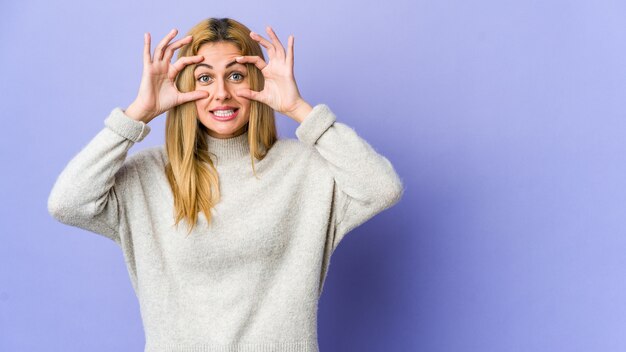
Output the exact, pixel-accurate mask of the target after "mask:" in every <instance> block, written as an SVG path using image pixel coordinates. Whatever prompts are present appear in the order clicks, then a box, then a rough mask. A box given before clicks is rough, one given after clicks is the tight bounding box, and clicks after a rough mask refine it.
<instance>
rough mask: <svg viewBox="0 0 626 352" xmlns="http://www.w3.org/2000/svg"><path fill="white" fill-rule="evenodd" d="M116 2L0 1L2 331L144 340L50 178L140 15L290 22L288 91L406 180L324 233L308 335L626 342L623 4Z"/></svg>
mask: <svg viewBox="0 0 626 352" xmlns="http://www.w3.org/2000/svg"><path fill="white" fill-rule="evenodd" d="M125 3H126V1H119V0H117V1H98V2H93V3H91V4H82V3H79V2H76V1H68V0H66V1H54V2H53V1H45V2H44V1H19V2H17V1H2V2H0V13H2V14H3V16H2V17H3V21H0V53H2V55H0V70H1V72H0V73H1V79H0V87H1V89H2V91H1V96H0V99H2V108H3V109H2V113H1V116H2V117H1V119H2V120H1V121H2V138H0V158H1V160H0V162H1V164H2V165H3V171H2V176H1V177H2V182H0V184H1V186H0V192H1V193H0V196H1V197H2V198H1V199H2V202H1V203H0V207H1V208H0V236H1V241H0V350H1V351H87V350H89V351H140V350H142V348H143V345H144V336H143V328H142V324H141V319H140V315H139V307H138V303H137V299H136V297H135V295H134V292H133V291H132V287H131V284H130V279H129V278H128V274H127V271H126V268H125V267H124V261H123V257H122V254H121V251H120V249H119V248H118V247H117V246H116V245H115V244H114V243H113V242H112V241H110V240H108V239H106V238H104V237H101V236H97V235H94V234H91V233H88V232H85V231H83V230H80V229H76V228H72V227H68V226H66V225H63V224H60V223H58V222H57V221H55V220H54V219H53V218H51V216H50V215H49V214H48V212H47V207H46V202H47V197H48V194H49V192H50V190H51V188H52V185H53V183H54V181H55V179H56V177H57V176H58V174H59V173H60V172H61V170H62V169H63V167H64V166H65V165H66V164H67V162H68V161H69V160H70V159H71V157H72V156H73V155H75V154H76V153H77V152H78V151H79V150H80V148H82V146H84V145H85V144H86V143H87V142H88V141H89V140H90V139H91V138H92V137H93V136H95V134H96V133H97V132H98V131H99V130H100V129H102V128H103V127H104V124H103V121H104V118H105V117H106V116H107V115H108V113H109V112H110V111H111V110H112V109H113V108H114V107H116V106H120V107H123V108H125V107H126V106H128V104H130V103H131V102H132V100H133V99H134V98H135V96H136V94H137V89H138V87H139V81H140V78H141V67H142V66H141V55H142V45H143V33H144V32H150V33H151V34H152V36H153V38H159V39H158V40H160V39H161V38H162V37H163V36H164V35H165V34H166V33H167V32H168V31H169V30H170V29H172V28H177V29H179V35H178V36H177V39H178V38H181V37H182V36H183V34H184V33H185V32H186V31H187V30H188V29H189V28H190V27H191V26H192V25H194V24H195V23H197V22H198V21H200V20H202V19H204V18H207V17H212V16H213V17H232V18H235V19H237V20H240V21H241V22H243V23H244V24H246V25H247V26H248V27H250V28H251V29H252V30H254V31H257V32H261V33H264V32H263V29H264V26H265V25H272V26H273V27H274V28H275V29H276V31H277V33H278V35H279V37H280V38H281V40H282V41H283V43H285V44H286V38H287V36H288V35H289V34H294V35H295V49H296V53H295V65H296V66H295V71H296V79H297V82H298V85H299V87H300V91H301V93H302V95H303V97H304V98H305V99H307V100H308V101H309V102H310V103H312V104H317V103H326V104H328V105H329V106H330V107H331V108H332V109H333V111H334V112H335V113H336V114H337V116H338V120H340V121H341V122H344V123H346V124H348V125H350V126H352V127H353V128H355V130H356V131H357V132H358V133H359V134H360V135H361V136H362V137H363V138H364V139H366V140H367V141H368V142H370V144H372V145H373V146H374V147H375V148H376V149H377V150H378V151H379V152H380V153H381V154H383V155H385V156H387V157H388V158H389V159H390V160H391V162H392V163H393V164H394V165H395V167H396V170H397V171H398V173H399V174H400V175H401V177H402V178H403V180H404V182H405V185H406V192H405V196H404V198H403V199H402V201H401V202H400V203H399V204H398V205H396V206H395V207H393V208H391V209H389V210H387V211H385V212H382V213H381V214H379V215H378V216H376V217H375V218H373V219H372V220H370V221H369V222H367V223H366V224H364V225H363V226H361V227H359V228H357V229H355V230H354V231H353V232H352V233H351V234H349V235H348V236H347V237H346V238H345V240H344V242H342V244H341V245H340V247H339V248H338V251H337V252H335V254H334V257H333V262H332V264H331V269H330V272H329V276H328V279H327V282H326V285H325V288H324V294H323V296H322V299H321V301H320V310H319V340H320V347H321V350H322V352H331V351H592V350H593V351H603V352H607V351H624V350H626V334H625V333H624V331H625V327H626V279H625V278H626V275H625V273H626V271H625V265H626V205H625V203H626V178H625V177H624V174H625V173H626V138H625V131H626V120H625V117H626V109H625V108H624V98H626V49H625V48H624V46H625V45H626V44H625V43H626V26H625V25H624V23H626V22H625V20H626V4H625V3H624V2H620V1H594V2H592V1H501V0H500V1H495V0H493V1H472V2H467V1H458V0H457V1H442V0H438V1H429V2H426V1H408V0H407V1H395V0H392V1H384V2H378V1H377V2H373V1H372V2H369V1H357V0H352V1H348V2H342V3H339V2H337V1H328V0H324V1H315V2H309V3H306V4H304V3H294V2H293V1H287V0H283V1H269V2H268V1H265V2H263V4H261V3H260V2H259V3H257V2H251V1H238V2H231V1H222V2H216V1H187V2H186V3H184V4H182V5H181V4H177V3H175V2H172V1H142V2H135V3H132V4H130V5H125ZM156 42H157V40H156V39H153V43H156ZM155 46H156V44H153V47H152V48H153V49H154V47H155ZM164 120H165V116H164V115H163V116H161V117H159V118H157V119H156V120H154V121H153V122H151V126H152V128H153V130H152V133H151V134H150V135H149V136H148V137H147V138H146V139H145V140H144V141H142V142H141V143H139V144H137V145H135V146H134V147H133V148H132V149H131V153H135V152H137V151H138V150H140V149H143V148H145V147H148V146H153V145H157V144H162V143H163V140H164V136H163V127H164ZM278 124H279V132H280V134H281V136H282V137H289V138H295V135H294V131H295V128H296V127H297V123H296V122H295V121H292V120H290V119H289V118H287V117H284V116H282V115H279V116H278Z"/></svg>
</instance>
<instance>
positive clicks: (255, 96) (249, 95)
mask: <svg viewBox="0 0 626 352" xmlns="http://www.w3.org/2000/svg"><path fill="white" fill-rule="evenodd" d="M235 94H236V95H237V96H239V97H242V98H246V99H251V100H257V101H260V102H261V103H265V101H264V99H263V95H261V92H256V91H254V90H252V89H248V88H242V89H238V90H237V91H236V92H235Z"/></svg>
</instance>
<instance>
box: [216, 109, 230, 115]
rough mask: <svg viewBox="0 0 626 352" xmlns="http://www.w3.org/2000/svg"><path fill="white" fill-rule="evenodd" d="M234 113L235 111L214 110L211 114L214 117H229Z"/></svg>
mask: <svg viewBox="0 0 626 352" xmlns="http://www.w3.org/2000/svg"><path fill="white" fill-rule="evenodd" d="M234 113H235V110H232V109H231V110H215V111H214V112H213V114H215V116H230V115H232V114H234Z"/></svg>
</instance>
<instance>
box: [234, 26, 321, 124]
mask: <svg viewBox="0 0 626 352" xmlns="http://www.w3.org/2000/svg"><path fill="white" fill-rule="evenodd" d="M265 30H266V31H267V33H268V34H269V36H270V38H271V39H272V42H269V41H268V40H266V39H265V38H263V37H262V36H260V35H259V34H257V33H255V32H250V37H251V38H252V39H254V40H256V41H258V42H259V43H260V44H261V45H262V46H264V47H265V48H266V49H267V54H268V56H269V60H270V61H269V63H266V62H265V61H263V59H262V58H261V57H259V56H240V57H238V58H237V62H239V63H253V64H254V65H255V66H256V67H258V68H259V70H261V73H263V77H264V78H265V84H264V86H263V90H262V91H260V92H256V91H253V90H251V89H240V90H238V91H237V95H238V96H240V97H243V98H247V99H253V100H257V101H260V102H261V103H264V104H266V105H268V106H269V107H271V108H272V109H274V110H275V111H278V112H280V113H281V114H284V115H287V116H289V117H291V118H293V119H295V120H296V121H298V122H302V120H303V119H304V118H305V117H306V115H307V114H308V112H310V111H311V109H312V107H311V106H310V105H309V104H308V103H307V102H306V101H304V99H302V97H301V96H300V92H299V91H298V86H297V85H296V81H295V78H294V74H293V56H294V55H293V42H294V37H293V35H290V36H289V39H288V47H287V52H286V53H285V48H284V47H283V45H282V43H281V42H280V40H279V39H278V37H277V36H276V34H275V33H274V30H273V29H272V28H271V27H269V26H268V27H266V28H265Z"/></svg>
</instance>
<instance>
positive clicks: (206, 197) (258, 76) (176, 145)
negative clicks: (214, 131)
mask: <svg viewBox="0 0 626 352" xmlns="http://www.w3.org/2000/svg"><path fill="white" fill-rule="evenodd" d="M187 35H192V36H193V39H192V42H191V43H189V44H186V45H184V46H183V47H181V48H180V49H179V52H178V58H181V57H184V56H194V55H197V53H198V50H199V49H200V46H202V44H204V43H210V42H220V41H222V42H224V41H225V42H229V43H232V44H234V45H235V46H236V47H237V48H239V51H240V53H241V55H258V56H259V57H261V58H262V59H264V60H265V57H264V56H263V51H262V50H261V46H260V45H259V43H257V42H256V41H254V40H253V39H252V38H250V29H248V28H247V27H246V26H244V25H243V24H241V23H239V22H237V21H235V20H233V19H230V18H219V19H218V18H208V19H206V20H203V21H201V22H200V23H198V24H197V25H195V26H194V27H193V28H191V30H189V32H188V33H187V34H186V36H187ZM194 66H195V65H187V66H185V68H183V69H182V70H181V72H180V73H179V74H178V76H177V77H176V87H177V88H178V90H179V91H181V92H190V91H193V90H195V79H194V76H193V69H194ZM246 66H247V68H248V73H249V74H248V79H249V84H250V89H252V90H255V91H261V90H262V89H263V85H264V79H263V74H262V73H261V71H260V70H259V69H258V68H257V67H256V66H255V65H254V64H246ZM197 116H198V112H197V109H196V105H195V101H190V102H187V103H184V104H181V105H178V106H176V107H174V108H172V109H170V110H168V111H167V117H166V120H165V148H166V152H167V156H168V159H169V161H168V163H167V165H166V166H165V173H166V175H167V180H168V182H169V184H170V187H171V189H172V193H173V194H174V212H175V214H174V217H175V223H176V225H177V226H178V223H179V222H180V221H181V220H183V219H184V220H185V222H187V225H188V229H189V231H188V232H187V235H189V233H191V231H192V230H193V228H194V227H195V226H196V221H197V219H198V214H199V212H203V213H204V215H205V217H206V219H207V223H210V222H211V208H213V206H215V205H216V204H217V203H218V202H219V200H220V191H219V182H218V180H219V175H218V173H217V169H216V168H215V165H214V164H213V161H212V160H211V158H210V157H209V148H210V146H209V145H208V144H207V139H206V137H205V135H204V134H205V133H206V131H207V128H206V126H204V125H203V124H202V123H201V122H200V120H199V119H198V118H197ZM247 130H248V142H249V145H250V163H251V166H252V172H253V173H254V175H255V177H257V175H256V170H255V168H254V162H255V159H256V160H257V161H258V160H262V159H263V158H264V157H265V155H266V154H267V151H269V149H270V148H271V146H272V145H273V144H274V142H276V140H277V133H276V124H275V117H274V110H273V109H272V108H270V107H269V106H267V105H266V104H263V103H260V102H258V101H255V100H250V120H249V122H248V127H247Z"/></svg>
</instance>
